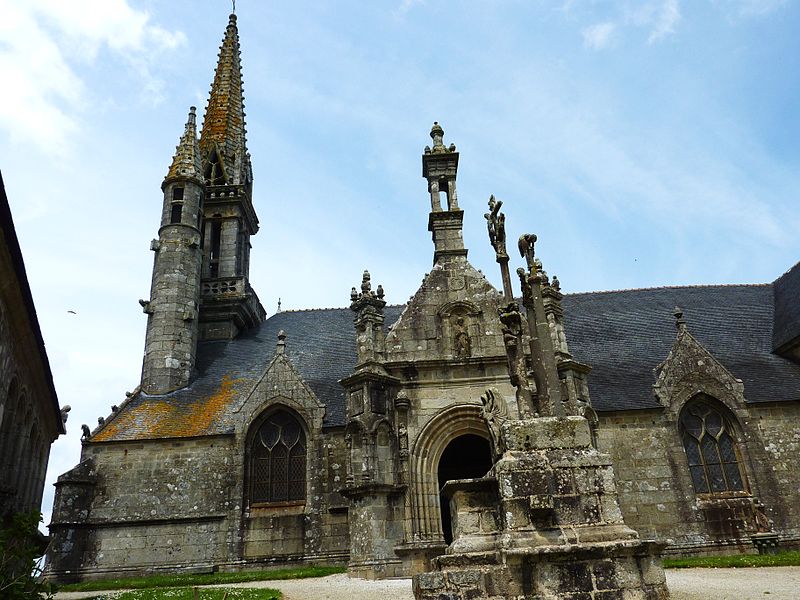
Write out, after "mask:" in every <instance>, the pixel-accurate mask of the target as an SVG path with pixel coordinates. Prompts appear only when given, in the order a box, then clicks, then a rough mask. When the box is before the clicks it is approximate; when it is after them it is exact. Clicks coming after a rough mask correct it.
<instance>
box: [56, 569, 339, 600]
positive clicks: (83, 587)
mask: <svg viewBox="0 0 800 600" xmlns="http://www.w3.org/2000/svg"><path fill="white" fill-rule="evenodd" d="M345 570H346V569H345V567H299V568H296V569H279V570H275V571H244V572H241V573H204V574H180V575H152V576H150V577H128V578H122V579H103V580H100V581H85V582H83V583H68V584H64V585H59V586H58V591H59V592H84V591H88V592H91V591H95V590H123V589H127V590H141V589H151V588H174V587H183V586H193V585H212V584H223V583H241V582H244V581H275V580H282V579H302V578H304V577H324V576H325V575H332V574H333V573H344V572H345ZM187 589H189V591H191V589H190V588H187ZM261 591H263V590H261ZM273 592H274V590H273ZM205 593H206V590H203V592H202V594H201V595H200V598H201V599H202V600H205V598H206V596H205V595H204V594H205ZM185 597H186V598H189V596H185ZM208 597H209V598H212V596H208ZM269 597H270V596H263V598H269ZM119 598H124V600H139V597H138V596H131V597H130V598H128V597H127V596H119ZM141 598H148V599H149V598H184V596H142V597H141ZM214 598H216V596H214ZM219 598H220V600H221V599H222V595H220V596H219ZM238 598H239V596H235V597H234V596H231V595H230V594H229V595H228V600H234V599H235V600H238ZM241 598H245V596H241ZM247 598H248V600H249V598H250V597H249V596H248V597H247ZM252 598H262V596H252Z"/></svg>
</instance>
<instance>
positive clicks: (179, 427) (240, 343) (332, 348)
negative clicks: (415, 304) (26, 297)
mask: <svg viewBox="0 0 800 600" xmlns="http://www.w3.org/2000/svg"><path fill="white" fill-rule="evenodd" d="M402 309H403V307H402V306H387V307H386V309H385V311H384V314H385V316H386V325H387V327H388V325H390V324H391V323H393V322H394V321H396V320H397V319H398V317H399V316H400V312H401V311H402ZM281 330H284V331H285V332H286V334H287V338H286V355H287V357H288V358H289V360H290V361H291V363H292V365H293V366H294V368H295V369H296V370H297V372H298V373H299V374H300V376H301V377H302V378H303V380H304V381H305V382H306V384H308V386H309V387H310V388H311V390H312V391H313V392H314V394H315V395H316V396H317V398H319V400H320V401H321V402H323V403H324V404H325V405H326V407H327V408H326V411H325V419H324V422H323V424H324V425H325V426H335V425H343V424H344V422H345V416H346V415H345V402H344V389H343V388H342V386H340V385H339V380H340V379H342V378H343V377H346V376H347V375H350V374H351V373H352V371H353V367H354V366H355V362H356V344H355V330H354V328H353V311H351V310H350V309H349V308H330V309H318V310H302V311H286V312H280V313H277V314H275V315H273V316H271V317H270V318H269V319H267V321H266V322H264V323H262V324H261V325H260V326H259V327H256V328H254V329H252V330H250V331H247V332H245V333H243V334H242V335H240V336H239V337H238V338H236V339H235V340H232V341H206V342H200V344H198V349H197V377H196V378H195V379H194V380H193V381H192V384H191V385H190V386H188V387H186V388H183V389H180V390H178V391H176V392H173V393H171V394H166V395H164V396H149V395H147V394H143V393H139V394H136V395H135V396H134V397H132V398H131V399H129V400H128V401H126V403H125V404H123V405H122V406H121V407H120V410H119V411H118V413H117V414H116V415H113V418H112V419H110V420H109V421H108V422H107V423H106V424H105V426H103V427H100V428H99V430H97V431H96V432H95V433H94V435H93V436H92V441H96V442H105V441H111V440H131V439H139V438H160V437H192V436H200V435H215V434H226V433H232V432H233V430H234V422H233V410H234V408H235V405H236V402H235V399H236V398H240V397H242V395H243V394H247V393H248V392H249V391H250V390H252V389H253V387H254V386H255V385H256V383H257V382H258V380H259V378H260V377H261V375H262V374H263V373H264V370H265V369H266V368H267V366H268V365H269V363H270V361H271V360H272V358H273V357H274V356H275V345H276V342H277V341H278V332H279V331H281Z"/></svg>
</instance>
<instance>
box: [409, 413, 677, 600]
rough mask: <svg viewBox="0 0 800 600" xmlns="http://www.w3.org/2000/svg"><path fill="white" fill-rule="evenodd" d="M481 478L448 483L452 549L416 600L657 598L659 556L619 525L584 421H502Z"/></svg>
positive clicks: (418, 585)
mask: <svg viewBox="0 0 800 600" xmlns="http://www.w3.org/2000/svg"><path fill="white" fill-rule="evenodd" d="M495 447H496V448H497V454H498V456H499V458H498V459H497V460H496V462H495V464H494V466H493V467H492V469H491V470H490V471H489V473H488V474H487V475H486V477H484V478H481V479H466V480H459V481H453V482H448V483H447V484H446V486H445V488H444V492H445V494H446V495H447V496H448V497H449V498H450V508H451V514H452V515H453V536H454V540H453V543H452V544H451V545H450V546H449V547H448V548H447V551H446V554H445V555H443V556H440V557H437V558H435V559H434V560H433V566H434V570H433V571H431V572H428V573H423V574H420V575H417V576H415V577H414V579H413V585H414V594H415V597H416V598H417V599H418V600H468V599H473V598H487V599H489V598H492V599H494V598H497V599H499V598H507V599H513V600H523V599H524V600H549V599H562V600H591V599H597V600H600V599H603V600H611V599H619V600H623V599H624V600H639V599H641V600H662V599H665V598H668V597H669V593H668V591H667V587H666V582H665V579H664V572H663V569H662V567H661V560H660V558H659V552H660V550H661V546H660V545H658V544H656V543H655V542H651V541H642V540H640V539H639V536H638V534H637V533H636V532H635V531H633V530H632V529H630V528H629V527H627V526H626V525H625V523H624V521H623V519H622V513H621V512H620V510H619V506H618V505H617V499H616V489H615V486H614V474H613V469H612V466H611V461H610V459H609V457H608V456H607V455H605V454H603V453H601V452H598V451H597V449H595V448H594V446H593V445H592V441H591V434H590V429H589V424H588V422H587V421H586V419H584V418H583V417H579V416H570V417H544V418H535V419H525V420H508V421H506V422H504V423H502V425H500V427H499V431H498V434H497V439H496V440H495Z"/></svg>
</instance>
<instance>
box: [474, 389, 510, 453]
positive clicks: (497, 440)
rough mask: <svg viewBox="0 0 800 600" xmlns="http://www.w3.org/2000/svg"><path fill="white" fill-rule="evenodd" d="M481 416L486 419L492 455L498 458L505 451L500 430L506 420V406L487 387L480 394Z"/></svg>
mask: <svg viewBox="0 0 800 600" xmlns="http://www.w3.org/2000/svg"><path fill="white" fill-rule="evenodd" d="M481 404H482V405H483V406H482V407H481V416H482V417H483V419H484V421H486V426H487V427H488V428H489V436H490V437H491V442H492V456H493V458H494V460H497V459H498V458H500V457H501V456H502V455H503V454H504V453H505V451H506V448H505V444H504V443H503V436H502V435H501V433H500V430H501V428H502V426H503V423H505V422H506V421H507V420H508V408H507V407H506V403H505V400H504V399H503V397H502V396H501V395H500V394H499V393H498V392H496V391H495V390H493V389H491V388H489V389H487V390H486V392H485V393H484V395H483V396H481Z"/></svg>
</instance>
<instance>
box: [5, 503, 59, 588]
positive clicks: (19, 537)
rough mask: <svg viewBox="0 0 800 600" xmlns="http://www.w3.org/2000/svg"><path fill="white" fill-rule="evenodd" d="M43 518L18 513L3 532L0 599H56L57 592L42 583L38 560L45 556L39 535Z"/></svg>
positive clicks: (49, 585)
mask: <svg viewBox="0 0 800 600" xmlns="http://www.w3.org/2000/svg"><path fill="white" fill-rule="evenodd" d="M41 521H42V515H41V514H39V513H38V512H32V513H17V514H15V515H13V516H12V517H11V518H9V519H6V520H5V521H4V522H3V525H2V529H0V598H4V599H5V600H18V599H19V600H22V599H29V598H52V597H53V593H54V592H55V589H54V588H53V586H52V585H51V584H49V583H46V582H44V581H42V578H41V574H42V573H41V567H40V565H39V563H38V561H37V560H36V559H37V558H38V557H40V556H41V555H42V554H43V548H42V544H41V542H40V540H41V539H42V535H41V534H40V533H39V523H41Z"/></svg>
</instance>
